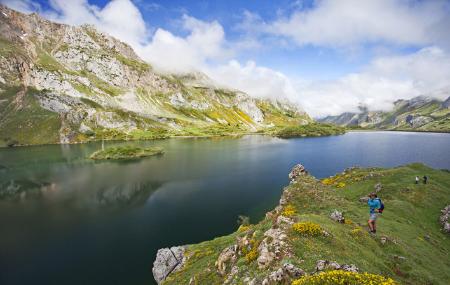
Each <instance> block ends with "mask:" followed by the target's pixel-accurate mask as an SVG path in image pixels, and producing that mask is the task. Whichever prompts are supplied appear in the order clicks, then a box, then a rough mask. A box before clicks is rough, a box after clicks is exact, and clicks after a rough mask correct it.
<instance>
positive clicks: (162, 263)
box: [152, 246, 186, 284]
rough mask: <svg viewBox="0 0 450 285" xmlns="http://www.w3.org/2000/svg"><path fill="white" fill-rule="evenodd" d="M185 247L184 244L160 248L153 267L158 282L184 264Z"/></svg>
mask: <svg viewBox="0 0 450 285" xmlns="http://www.w3.org/2000/svg"><path fill="white" fill-rule="evenodd" d="M185 249H186V248H185V247H184V246H174V247H171V248H163V249H160V250H158V253H157V254H156V259H155V261H154V262H153V269H152V272H153V277H154V278H155V280H156V282H157V283H158V284H161V282H162V281H164V280H166V278H167V276H169V274H171V273H173V272H176V271H177V270H179V269H180V268H181V267H182V266H183V264H184V262H185V258H184V252H185Z"/></svg>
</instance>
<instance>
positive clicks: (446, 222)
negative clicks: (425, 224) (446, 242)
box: [439, 205, 450, 234]
mask: <svg viewBox="0 0 450 285" xmlns="http://www.w3.org/2000/svg"><path fill="white" fill-rule="evenodd" d="M441 214H442V215H441V216H440V217H439V221H440V223H441V225H442V231H443V232H444V233H447V234H450V205H447V206H446V207H445V208H444V209H443V210H441Z"/></svg>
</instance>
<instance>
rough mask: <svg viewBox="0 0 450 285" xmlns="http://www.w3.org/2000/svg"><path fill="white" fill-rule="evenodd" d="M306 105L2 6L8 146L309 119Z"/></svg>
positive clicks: (1, 77) (3, 121)
mask: <svg viewBox="0 0 450 285" xmlns="http://www.w3.org/2000/svg"><path fill="white" fill-rule="evenodd" d="M309 122H312V119H311V118H310V117H309V116H308V115H307V114H306V113H305V112H304V111H303V110H302V108H301V107H300V106H299V105H296V104H293V103H292V102H288V101H282V100H268V99H257V98H253V97H250V96H249V95H247V94H245V93H244V92H240V91H235V90H228V89H224V88H219V87H217V86H216V85H215V83H214V82H213V81H212V80H211V79H209V78H208V77H207V76H206V75H204V74H202V73H192V74H186V75H167V74H161V73H158V72H157V71H155V70H154V69H153V68H152V66H151V65H150V64H148V63H146V62H145V61H143V60H142V59H140V58H139V57H138V56H137V55H136V54H135V52H134V51H133V49H132V48H131V47H130V46H128V45H127V44H125V43H123V42H121V41H119V40H117V39H115V38H113V37H111V36H108V35H106V34H103V33H101V32H99V31H97V30H96V29H95V28H94V27H93V26H90V25H83V26H80V27H73V26H68V25H64V24H58V23H53V22H51V21H48V20H46V19H44V18H42V17H40V16H39V15H37V14H35V13H33V14H30V15H25V14H22V13H19V12H16V11H14V10H11V9H9V8H7V7H5V6H3V5H0V145H6V144H8V145H14V144H40V143H72V142H83V141H89V140H94V139H99V138H106V139H147V138H157V137H165V136H173V135H175V136H176V135H215V134H219V135H220V134H227V133H239V132H252V131H257V130H260V129H266V128H270V127H273V126H277V125H298V124H308V123H309Z"/></svg>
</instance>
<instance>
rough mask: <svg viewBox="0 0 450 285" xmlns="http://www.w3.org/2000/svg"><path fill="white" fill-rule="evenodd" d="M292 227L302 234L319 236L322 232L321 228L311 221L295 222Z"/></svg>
mask: <svg viewBox="0 0 450 285" xmlns="http://www.w3.org/2000/svg"><path fill="white" fill-rule="evenodd" d="M292 229H293V230H294V231H295V232H296V233H299V234H300V235H303V236H319V235H322V234H323V229H322V227H321V226H320V225H318V224H315V223H313V222H302V223H295V224H293V225H292Z"/></svg>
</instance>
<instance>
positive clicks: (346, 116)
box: [318, 92, 450, 132]
mask: <svg viewBox="0 0 450 285" xmlns="http://www.w3.org/2000/svg"><path fill="white" fill-rule="evenodd" d="M448 93H450V92H447V93H446V94H448ZM318 121H319V122H326V123H333V124H337V125H341V126H347V127H362V128H374V129H386V130H414V131H437V132H450V96H449V97H448V98H447V100H445V101H444V102H442V101H439V100H437V99H434V98H432V97H427V96H418V97H415V98H412V99H410V100H397V101H395V102H394V109H393V110H392V111H389V112H382V111H368V110H367V108H361V112H359V113H343V114H341V115H338V116H328V117H325V118H322V119H319V120H318Z"/></svg>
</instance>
